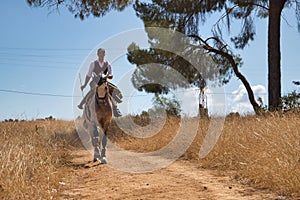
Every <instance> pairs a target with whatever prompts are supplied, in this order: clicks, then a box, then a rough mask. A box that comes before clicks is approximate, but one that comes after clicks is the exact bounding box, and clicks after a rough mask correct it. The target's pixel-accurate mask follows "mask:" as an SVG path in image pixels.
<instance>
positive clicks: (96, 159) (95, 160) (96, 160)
mask: <svg viewBox="0 0 300 200" xmlns="http://www.w3.org/2000/svg"><path fill="white" fill-rule="evenodd" d="M93 162H101V160H100V158H94V160H93ZM101 163H102V162H101Z"/></svg>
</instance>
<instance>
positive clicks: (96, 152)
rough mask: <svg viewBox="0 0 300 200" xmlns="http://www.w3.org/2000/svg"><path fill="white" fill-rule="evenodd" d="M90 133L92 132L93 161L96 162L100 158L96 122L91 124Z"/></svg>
mask: <svg viewBox="0 0 300 200" xmlns="http://www.w3.org/2000/svg"><path fill="white" fill-rule="evenodd" d="M92 133H93V138H92V142H93V146H94V162H96V161H97V160H99V159H100V158H101V156H100V148H99V132H98V130H97V126H96V124H93V130H92Z"/></svg>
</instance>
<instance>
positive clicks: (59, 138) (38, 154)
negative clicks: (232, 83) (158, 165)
mask: <svg viewBox="0 0 300 200" xmlns="http://www.w3.org/2000/svg"><path fill="white" fill-rule="evenodd" d="M133 118H135V122H136V123H137V124H141V125H143V126H145V125H147V123H148V121H147V120H146V121H147V122H145V121H144V120H145V119H141V118H136V117H133ZM299 119H300V116H299V115H296V114H287V115H281V114H269V115H267V116H247V117H228V118H226V121H225V124H224V127H223V131H222V134H221V136H220V138H219V140H218V142H217V144H216V146H215V147H214V149H213V150H212V151H211V152H210V153H209V154H208V155H207V156H206V157H205V158H204V159H200V158H199V156H198V155H199V150H200V147H201V145H202V142H203V138H204V136H205V134H206V131H207V129H208V126H209V122H210V120H209V119H201V120H200V121H199V128H198V131H197V135H196V137H195V139H194V141H193V143H192V145H191V146H190V147H189V149H188V150H187V151H186V153H185V154H184V155H183V156H182V157H181V159H185V160H189V161H191V162H193V164H195V165H197V166H198V167H199V168H201V167H202V168H209V169H214V170H216V171H219V172H220V173H222V172H224V171H230V173H231V174H232V175H233V177H234V178H235V179H236V180H238V181H239V182H240V183H241V184H247V185H251V186H253V187H256V188H263V189H267V190H270V191H272V192H274V193H277V194H278V195H283V196H288V197H297V196H300V128H299V127H300V120H299ZM185 120H195V119H185ZM179 122H180V119H178V118H175V117H170V118H168V119H167V121H166V124H165V125H164V127H163V129H162V130H161V131H160V132H159V133H158V134H156V135H155V136H153V137H151V138H147V139H136V138H133V137H130V136H128V135H126V134H125V133H123V132H122V131H121V130H120V129H119V128H118V127H117V125H116V124H115V123H113V124H112V125H111V127H110V130H109V133H108V134H109V138H110V139H111V140H112V141H113V142H114V143H116V144H117V145H119V146H120V147H123V148H125V149H128V150H131V151H135V152H149V151H153V150H157V149H160V148H162V147H163V146H165V145H166V144H168V143H169V142H170V141H171V140H172V138H173V137H174V136H175V134H176V130H178V128H179ZM0 127H1V128H0V142H1V146H0V155H1V156H0V199H57V198H59V195H60V191H61V190H62V186H63V179H64V177H66V176H68V173H69V171H70V169H71V168H72V166H69V165H68V162H69V160H70V159H71V153H72V151H75V150H76V149H80V148H82V147H81V145H80V144H79V142H80V141H79V139H78V137H77V133H76V129H75V126H74V123H73V122H70V121H59V120H46V121H27V122H26V121H25V122H1V123H0ZM133 131H134V130H133ZM108 151H109V149H108Z"/></svg>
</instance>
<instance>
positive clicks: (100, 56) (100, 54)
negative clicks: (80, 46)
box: [98, 51, 105, 60]
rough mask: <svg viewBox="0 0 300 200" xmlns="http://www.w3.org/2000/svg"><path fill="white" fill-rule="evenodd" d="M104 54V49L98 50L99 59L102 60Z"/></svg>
mask: <svg viewBox="0 0 300 200" xmlns="http://www.w3.org/2000/svg"><path fill="white" fill-rule="evenodd" d="M104 56H105V51H99V52H98V57H99V60H103V59H104Z"/></svg>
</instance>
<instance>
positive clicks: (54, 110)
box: [0, 0, 300, 120]
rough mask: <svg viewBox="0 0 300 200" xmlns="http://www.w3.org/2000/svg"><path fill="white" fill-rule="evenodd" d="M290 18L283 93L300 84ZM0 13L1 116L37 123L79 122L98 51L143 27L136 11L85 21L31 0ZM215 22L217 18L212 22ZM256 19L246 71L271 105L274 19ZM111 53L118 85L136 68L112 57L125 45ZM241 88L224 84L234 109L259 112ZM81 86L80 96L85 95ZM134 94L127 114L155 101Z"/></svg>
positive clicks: (14, 0)
mask: <svg viewBox="0 0 300 200" xmlns="http://www.w3.org/2000/svg"><path fill="white" fill-rule="evenodd" d="M284 16H285V18H286V19H287V20H288V21H289V24H290V25H288V24H287V23H286V22H285V21H284V20H282V39H281V41H282V43H281V44H282V92H283V94H286V93H288V92H290V91H292V90H294V89H297V87H296V86H294V85H293V84H292V81H294V80H299V79H300V77H299V75H300V68H299V63H300V61H299V59H298V57H297V56H299V50H298V46H299V44H300V42H299V41H300V40H299V39H300V34H299V33H298V31H297V27H296V22H295V15H294V13H293V11H292V10H287V11H285V12H284ZM0 17H1V18H0V27H1V33H0V36H1V37H0V69H1V74H0V90H1V91H0V97H1V104H0V120H3V119H9V118H13V119H15V118H17V119H27V120H30V119H35V118H44V117H48V116H50V115H52V116H53V117H55V118H58V119H67V120H71V119H73V118H74V116H73V107H74V105H75V104H76V103H77V102H76V101H79V99H80V97H78V98H79V99H78V98H77V99H76V98H75V100H74V105H73V98H72V95H73V91H74V87H77V85H76V84H78V81H79V79H78V73H79V72H80V75H81V77H82V79H84V76H85V73H86V71H87V67H88V66H86V65H87V63H88V59H93V58H96V55H94V54H93V51H92V50H94V49H95V48H96V47H97V46H99V44H100V45H101V44H103V42H104V43H105V41H110V40H112V38H114V37H116V36H118V35H120V34H121V35H122V34H124V32H128V31H132V30H135V29H141V28H143V23H142V22H141V20H140V19H138V18H137V17H136V15H135V13H134V11H133V10H132V8H127V9H125V11H123V12H120V13H119V12H112V13H109V14H107V15H106V16H104V17H103V18H95V17H89V18H87V19H86V20H84V21H81V20H79V19H75V18H74V16H73V15H72V14H71V13H70V12H68V11H67V10H65V9H61V10H60V12H59V13H58V12H53V13H50V14H49V10H47V8H42V9H41V8H31V7H29V6H28V5H27V3H26V1H25V0H23V1H20V0H11V1H2V2H1V7H0ZM215 20H216V19H215V18H213V17H211V18H210V19H209V21H215ZM256 23H257V24H256V30H257V35H256V38H255V41H254V42H252V43H251V44H250V45H249V46H248V47H247V48H246V49H245V50H243V51H241V52H239V53H240V54H241V56H242V58H243V61H244V65H243V67H242V69H241V71H242V72H243V73H244V75H245V76H246V77H247V78H248V80H249V82H250V84H251V85H252V86H253V87H254V90H255V91H256V92H257V93H260V94H261V96H262V97H263V98H264V100H265V103H267V102H266V100H267V93H266V92H267V91H266V88H267V71H266V69H267V21H266V20H257V22H256ZM208 30H209V29H207V30H206V29H205V31H203V32H202V33H203V35H206V34H207V35H208V34H209V33H210V32H209V31H208ZM233 30H234V29H233ZM132 37H134V36H132ZM122 48H126V47H124V46H123V47H122ZM106 50H107V55H108V56H107V59H108V60H109V61H110V62H112V66H113V71H114V75H115V77H114V81H113V82H114V83H118V80H120V79H122V77H123V76H124V74H127V73H129V72H130V71H132V70H133V69H134V66H132V65H130V64H129V63H128V61H126V56H125V55H124V54H123V55H121V56H120V57H119V58H118V59H114V60H110V59H112V58H113V57H112V56H110V55H113V54H114V52H115V51H118V50H119V48H118V47H117V45H115V46H113V45H112V46H111V47H110V46H109V45H108V46H107V47H106ZM93 56H94V57H93ZM122 84H123V85H122V86H124V84H125V85H126V83H122ZM130 84H131V83H130V82H129V81H128V85H130ZM240 85H241V82H240V81H239V80H237V78H236V77H233V78H232V80H231V81H230V83H229V84H228V85H226V86H225V87H224V88H225V90H224V93H225V94H226V107H227V111H228V112H229V111H250V110H251V106H250V104H249V103H248V100H247V98H246V97H247V96H246V93H245V91H244V90H243V88H242V87H241V86H240ZM76 89H77V88H75V93H74V94H76V95H78V94H80V91H79V90H78V91H77V92H76ZM9 91H18V92H25V93H31V94H24V93H15V92H9ZM85 92H86V91H85ZM34 94H35V95H34ZM38 94H42V95H38ZM44 94H46V95H44ZM47 94H50V95H54V96H49V95H47ZM126 95H128V96H134V98H131V99H130V102H131V103H130V106H129V108H127V110H126V109H125V110H124V109H123V108H122V106H121V108H122V109H123V112H125V113H137V112H139V111H142V110H143V109H145V108H146V107H149V106H151V101H150V100H151V95H145V94H140V93H138V92H137V91H134V90H132V91H131V92H130V93H128V94H125V96H126ZM185 95H187V97H188V98H191V99H192V100H193V102H194V103H196V104H197V94H196V93H195V91H188V92H187V93H186V94H185ZM189 95H190V96H189ZM189 105H192V104H189ZM127 107H128V105H127ZM186 109H188V108H186ZM76 112H77V111H76Z"/></svg>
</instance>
